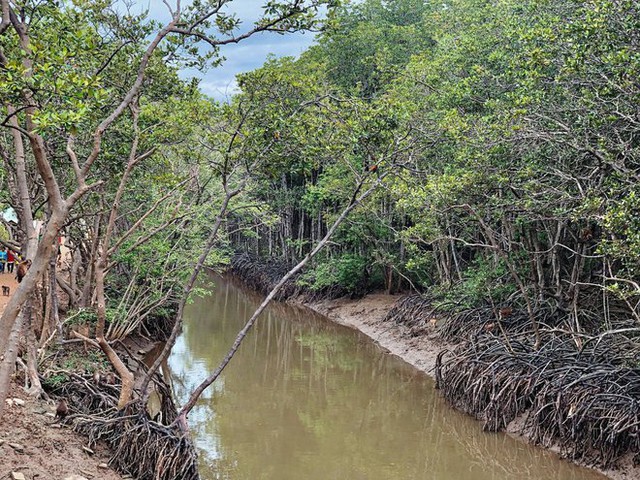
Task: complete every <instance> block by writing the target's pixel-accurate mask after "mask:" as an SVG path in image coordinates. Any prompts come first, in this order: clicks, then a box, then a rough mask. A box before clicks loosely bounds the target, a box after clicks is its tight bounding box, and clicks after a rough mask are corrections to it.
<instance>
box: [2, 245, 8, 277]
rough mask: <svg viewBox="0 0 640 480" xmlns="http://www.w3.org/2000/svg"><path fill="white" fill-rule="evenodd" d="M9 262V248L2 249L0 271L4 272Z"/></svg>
mask: <svg viewBox="0 0 640 480" xmlns="http://www.w3.org/2000/svg"><path fill="white" fill-rule="evenodd" d="M6 263H7V249H5V250H0V273H4V266H5V264H6Z"/></svg>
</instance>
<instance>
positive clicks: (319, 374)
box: [169, 277, 604, 480]
mask: <svg viewBox="0 0 640 480" xmlns="http://www.w3.org/2000/svg"><path fill="white" fill-rule="evenodd" d="M215 283H216V286H215V288H213V289H212V292H211V294H210V295H209V296H205V297H202V298H199V299H197V300H196V301H195V302H194V303H193V304H192V305H190V306H189V309H188V312H187V315H186V317H185V328H184V332H183V334H182V336H181V337H180V339H179V340H178V343H177V344H176V346H175V348H174V350H173V353H172V356H171V358H170V360H169V366H170V369H171V372H172V377H173V382H174V389H175V392H176V395H177V397H178V400H179V401H181V402H182V401H184V399H185V397H186V395H187V392H188V391H190V390H191V389H192V388H193V387H194V386H195V385H196V384H197V383H199V382H200V380H201V379H202V378H204V377H205V376H206V374H207V372H210V371H212V370H213V369H214V368H215V367H216V366H217V364H218V363H219V361H220V360H221V359H222V358H223V357H224V355H225V353H226V352H227V350H228V348H229V346H230V345H231V344H232V343H233V340H234V338H235V336H236V334H237V332H238V330H239V329H240V328H241V327H242V325H243V324H244V322H245V321H246V319H247V318H249V316H250V315H251V314H252V313H253V311H254V309H255V308H256V307H257V305H258V304H259V302H260V300H261V298H260V297H258V296H256V295H255V294H253V293H251V292H247V291H246V290H244V289H242V288H240V287H238V286H237V285H235V284H234V283H233V282H230V281H228V280H225V279H220V278H217V277H216V278H215ZM189 423H190V425H191V428H192V434H193V436H194V438H195V441H196V445H197V446H198V448H199V450H200V464H201V473H202V476H203V478H204V479H205V480H214V479H225V480H226V479H229V480H258V479H265V480H360V479H362V480H365V479H366V480H409V479H420V480H422V479H425V480H427V479H428V480H508V479H513V480H516V479H517V480H526V479H536V480H596V479H600V480H601V479H603V478H604V477H602V476H600V475H598V474H596V473H595V472H592V471H589V470H586V469H582V468H579V467H576V466H573V465H571V464H569V463H568V462H566V461H563V460H561V459H559V458H558V457H557V456H556V455H554V454H552V453H550V452H547V451H543V450H541V449H537V448H534V447H532V446H529V445H526V444H524V443H522V442H518V441H516V440H514V439H512V438H510V437H508V436H506V435H503V434H488V433H484V432H483V431H482V429H481V425H480V423H478V422H476V421H475V420H473V419H471V418H469V417H467V416H465V415H463V414H461V413H459V412H456V411H453V410H452V409H451V408H450V407H449V406H448V405H447V404H446V403H445V402H444V401H443V400H442V399H441V398H440V396H439V395H438V393H437V392H436V391H435V390H434V388H433V381H432V380H431V379H430V378H429V377H427V376H426V375H424V374H422V373H420V372H417V371H415V369H413V368H412V367H410V366H408V365H407V364H405V363H404V362H402V361H401V360H399V359H397V358H395V357H392V356H390V355H387V354H385V353H384V352H383V351H382V350H381V349H379V348H378V347H377V346H376V345H375V344H373V342H371V340H369V339H368V338H366V337H365V336H364V335H362V334H359V333H358V332H354V331H351V330H349V329H347V328H344V327H340V326H338V325H334V324H332V323H331V322H329V321H328V320H326V319H324V318H323V317H321V316H318V315H314V314H313V313H311V312H309V311H307V310H303V309H298V308H294V307H290V306H286V305H280V304H276V305H273V306H272V307H271V308H270V309H269V310H268V311H267V312H266V313H265V314H263V317H262V318H261V319H259V321H258V324H257V325H256V328H255V329H254V330H253V332H252V333H251V334H250V336H249V337H248V338H247V339H246V340H245V343H244V344H243V346H242V347H241V349H240V351H239V352H238V353H237V354H236V356H235V358H234V359H233V361H232V362H231V364H230V365H229V366H228V367H227V369H226V370H225V372H224V374H223V376H222V377H221V378H220V379H219V380H218V381H217V382H216V383H215V384H214V385H213V386H212V387H211V388H210V389H209V390H208V391H207V392H205V395H204V396H203V398H202V399H201V401H200V403H199V405H198V406H197V407H196V408H195V409H194V410H193V412H192V413H191V414H190V416H189Z"/></svg>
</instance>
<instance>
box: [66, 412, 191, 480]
mask: <svg viewBox="0 0 640 480" xmlns="http://www.w3.org/2000/svg"><path fill="white" fill-rule="evenodd" d="M74 428H75V430H76V431H78V432H81V433H83V434H85V435H87V436H88V437H89V441H90V442H91V444H95V443H96V442H97V441H99V440H104V441H106V443H107V445H109V447H111V449H112V451H113V455H112V457H111V460H110V462H109V464H110V466H111V467H113V468H114V469H116V470H118V471H120V472H126V473H128V474H130V475H132V476H134V477H135V478H137V479H138V480H173V479H175V480H197V479H199V478H200V476H199V475H198V465H197V456H196V453H195V450H194V448H193V444H192V443H191V441H190V439H189V437H188V436H186V435H184V434H181V433H180V432H178V431H176V430H174V429H171V428H169V427H166V426H164V425H161V424H159V423H156V422H153V421H150V420H149V419H148V418H147V413H146V410H145V409H144V408H142V407H141V406H140V405H139V404H137V403H136V404H132V405H130V406H129V407H127V408H126V409H125V410H124V413H123V412H114V413H112V414H111V415H108V416H105V417H100V418H95V417H93V418H92V417H79V418H76V419H75V421H74Z"/></svg>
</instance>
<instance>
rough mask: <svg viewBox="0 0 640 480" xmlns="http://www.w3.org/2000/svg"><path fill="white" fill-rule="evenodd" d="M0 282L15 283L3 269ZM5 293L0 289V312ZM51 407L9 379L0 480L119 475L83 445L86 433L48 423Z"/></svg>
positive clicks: (0, 422)
mask: <svg viewBox="0 0 640 480" xmlns="http://www.w3.org/2000/svg"><path fill="white" fill-rule="evenodd" d="M0 285H2V286H8V287H9V288H10V291H11V293H13V292H15V289H16V288H17V285H18V284H17V282H16V280H15V278H14V276H13V274H10V273H6V272H5V273H3V274H0ZM0 293H1V292H0ZM10 298H11V297H10V296H4V295H0V314H1V313H2V311H4V307H5V306H6V304H7V302H8V301H9V299H10ZM54 413H55V403H54V402H53V401H49V402H46V401H44V400H35V399H33V398H30V397H29V396H28V395H27V394H26V393H25V392H24V390H23V389H22V387H21V386H20V385H18V384H17V383H16V382H14V383H13V384H12V386H11V392H10V395H9V398H8V399H7V404H6V405H5V409H4V413H3V415H2V418H1V419H0V480H5V479H13V478H14V477H13V476H12V474H14V473H16V474H17V473H21V474H22V475H23V478H24V479H25V480H34V479H38V480H66V479H74V480H80V479H82V478H85V479H88V480H91V479H100V480H119V479H122V478H124V477H121V476H120V475H118V474H117V473H115V472H114V471H113V470H111V469H110V468H108V467H107V465H106V463H107V462H108V459H109V453H108V451H107V450H106V448H104V447H100V446H98V447H96V448H95V451H93V452H92V451H91V450H85V448H88V446H87V439H86V438H85V437H83V436H81V435H78V434H76V433H75V432H73V431H72V430H71V429H70V428H68V427H66V426H60V425H59V424H57V423H54V420H55V419H54ZM73 475H76V476H75V477H74V476H73ZM17 478H21V477H20V476H18V477H17Z"/></svg>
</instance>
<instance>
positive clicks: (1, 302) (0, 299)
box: [0, 272, 18, 478]
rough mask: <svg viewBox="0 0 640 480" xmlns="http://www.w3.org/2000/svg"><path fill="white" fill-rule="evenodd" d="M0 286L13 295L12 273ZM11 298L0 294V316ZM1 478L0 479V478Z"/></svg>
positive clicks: (0, 278) (1, 277)
mask: <svg viewBox="0 0 640 480" xmlns="http://www.w3.org/2000/svg"><path fill="white" fill-rule="evenodd" d="M0 285H2V286H3V287H9V289H10V292H11V293H13V292H15V291H16V288H17V287H18V282H16V279H15V276H14V274H13V273H7V272H5V273H0ZM10 298H11V296H5V295H3V294H2V292H0V315H1V314H2V312H4V307H5V305H6V304H7V303H8V302H9V299H10ZM0 478H1V477H0Z"/></svg>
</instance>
